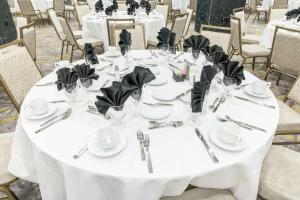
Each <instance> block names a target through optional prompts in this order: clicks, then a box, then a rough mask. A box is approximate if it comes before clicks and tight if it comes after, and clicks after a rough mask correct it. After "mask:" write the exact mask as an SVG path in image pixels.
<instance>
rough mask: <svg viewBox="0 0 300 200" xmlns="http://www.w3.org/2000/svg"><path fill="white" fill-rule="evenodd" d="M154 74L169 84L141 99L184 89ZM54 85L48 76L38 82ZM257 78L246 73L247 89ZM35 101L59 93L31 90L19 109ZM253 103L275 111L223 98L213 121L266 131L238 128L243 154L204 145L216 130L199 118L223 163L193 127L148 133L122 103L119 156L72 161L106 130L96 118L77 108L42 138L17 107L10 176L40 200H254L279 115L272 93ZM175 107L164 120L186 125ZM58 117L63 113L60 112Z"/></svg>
mask: <svg viewBox="0 0 300 200" xmlns="http://www.w3.org/2000/svg"><path fill="white" fill-rule="evenodd" d="M132 55H134V57H135V58H145V57H149V56H150V52H149V51H134V53H132ZM184 57H185V58H186V59H191V55H190V54H186V55H184V56H181V58H180V59H183V58H184ZM121 59H122V58H120V59H119V61H118V62H121V61H120V60H121ZM161 63H164V62H161ZM159 69H160V72H161V74H163V75H164V76H166V77H167V78H168V80H169V82H168V84H167V85H164V86H159V87H153V86H147V88H146V90H145V94H144V98H146V99H147V100H149V99H151V98H152V97H151V94H152V93H153V91H154V90H157V89H159V88H161V87H167V88H170V90H173V91H177V92H179V90H181V89H182V86H184V85H185V84H188V83H186V82H185V83H176V82H175V81H173V79H172V73H171V71H170V70H169V68H168V67H167V66H166V65H165V64H161V65H160V66H159ZM107 78H109V76H108V75H107V74H106V72H101V74H100V79H99V81H100V82H104V80H105V79H107ZM110 78H112V77H110ZM55 79H56V78H55V75H54V73H52V74H50V75H48V76H46V77H45V78H44V79H43V80H41V81H40V82H39V83H45V82H48V81H54V80H55ZM255 79H256V78H255V77H254V76H253V75H251V74H250V73H248V72H246V81H245V83H246V82H252V81H253V80H255ZM216 91H217V90H216ZM233 93H234V94H236V95H240V96H246V97H247V98H251V99H252V97H250V96H247V95H246V94H245V93H244V92H243V91H242V90H235V91H234V92H233ZM216 95H218V93H216V92H213V90H211V92H210V96H209V102H210V103H211V102H212V101H213V100H214V99H215V97H216ZM36 97H45V98H47V99H48V100H57V99H63V98H64V94H63V92H57V89H56V87H55V86H50V87H47V88H42V87H34V88H33V89H32V90H31V91H30V92H29V93H28V95H27V96H26V98H25V100H24V103H23V105H26V104H27V103H28V102H30V100H32V99H34V98H36ZM256 101H261V102H264V103H268V104H272V105H275V106H276V109H269V108H265V107H261V106H257V105H255V104H251V103H248V102H243V101H239V100H235V99H232V100H226V102H225V103H224V104H223V105H221V106H220V108H219V109H218V111H217V115H221V116H224V115H225V114H229V115H230V116H231V117H233V118H236V119H239V120H241V121H245V122H249V123H251V124H255V125H257V126H259V127H262V128H264V129H266V130H267V132H266V133H264V132H259V131H255V130H253V131H249V130H246V129H241V132H242V134H243V135H244V137H245V140H246V141H247V148H246V149H245V150H244V151H241V152H228V151H224V150H222V149H220V148H218V147H217V146H215V145H214V144H213V143H212V142H211V141H210V140H209V139H208V134H209V132H211V131H216V130H217V129H214V128H216V126H218V123H217V122H216V119H215V116H214V115H212V114H211V113H210V112H209V113H207V115H205V116H203V117H202V122H201V124H199V129H200V131H201V132H202V133H203V135H204V136H205V137H206V138H207V141H208V143H209V145H210V146H211V148H212V149H213V151H214V152H215V154H216V156H217V157H218V159H219V160H220V163H219V164H214V163H213V162H212V160H211V158H210V157H209V156H208V154H207V151H206V150H205V148H204V146H203V144H202V143H201V141H200V140H199V138H198V137H197V135H196V134H195V132H194V128H193V127H191V126H188V125H184V126H182V127H180V128H177V129H175V128H171V127H169V128H162V129H156V130H151V131H150V130H147V129H146V125H147V121H148V120H146V119H144V118H142V117H138V118H135V119H132V118H130V114H129V113H130V110H131V108H132V107H133V106H132V105H131V100H128V101H127V105H126V107H125V109H127V110H128V112H127V113H128V114H127V116H126V117H127V120H126V121H125V123H126V125H127V126H125V127H126V128H123V129H122V132H121V134H123V135H124V136H126V137H127V146H126V148H125V149H124V150H123V151H122V152H121V153H119V154H118V155H115V156H113V157H110V158H98V157H95V156H93V155H91V154H89V153H88V152H86V153H85V154H84V155H83V156H82V157H81V158H80V159H78V160H74V159H73V158H72V155H73V154H74V153H75V152H76V151H78V149H79V148H80V147H82V146H83V145H84V144H86V142H87V141H88V140H89V138H90V137H91V135H92V134H93V133H94V131H95V130H97V129H99V128H101V127H104V126H107V125H108V124H109V122H108V121H106V120H104V119H103V118H102V117H101V116H97V115H93V114H90V113H87V112H85V111H80V110H75V111H74V112H73V113H72V114H71V116H70V117H69V118H68V119H67V120H65V121H63V122H60V123H57V124H56V125H54V126H52V127H51V128H48V129H46V130H44V131H43V132H41V133H40V134H34V131H35V130H37V129H38V127H39V125H40V124H41V121H34V120H27V119H25V118H24V113H23V108H22V109H21V113H20V116H19V121H18V124H17V127H16V132H15V135H14V140H13V146H12V157H11V160H10V163H9V171H10V172H11V173H12V174H14V175H16V176H17V177H20V178H22V179H25V180H29V181H33V182H36V183H39V185H40V190H41V193H42V198H43V200H53V199H55V200H66V199H70V200H82V199H89V200H99V199H101V200H116V199H118V200H129V199H130V200H141V199H142V200H158V199H159V198H160V197H161V196H172V195H179V194H180V193H182V192H183V191H184V190H185V188H186V187H187V186H188V185H189V184H192V185H195V186H199V187H207V188H230V189H231V190H232V192H233V193H234V195H235V197H236V198H238V199H243V200H253V199H256V195H257V188H258V182H259V175H260V169H261V165H262V161H263V158H264V157H265V155H266V153H267V152H268V149H269V147H270V145H271V142H272V138H273V135H274V132H275V130H276V126H277V122H278V116H279V115H278V107H277V101H276V99H275V97H274V96H273V95H272V97H271V98H267V99H263V100H257V99H256ZM172 103H174V107H173V112H172V115H171V116H170V117H168V118H167V119H165V120H167V121H169V120H181V119H182V120H185V119H186V118H187V117H188V116H189V111H188V108H189V104H185V103H183V102H182V101H180V100H175V101H173V102H172ZM130 105H131V106H130ZM64 106H65V105H61V107H64ZM83 110H84V109H83ZM60 111H61V112H62V109H61V108H60ZM43 121H45V120H43ZM137 129H141V130H143V131H144V132H145V133H148V134H149V137H150V141H151V145H150V152H151V157H152V162H153V168H154V173H153V174H148V172H147V165H146V162H142V161H141V158H140V146H139V143H138V141H137V138H136V132H137Z"/></svg>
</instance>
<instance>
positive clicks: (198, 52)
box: [192, 49, 200, 65]
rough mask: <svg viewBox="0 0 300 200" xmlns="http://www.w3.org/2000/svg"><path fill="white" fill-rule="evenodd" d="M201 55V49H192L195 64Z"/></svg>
mask: <svg viewBox="0 0 300 200" xmlns="http://www.w3.org/2000/svg"><path fill="white" fill-rule="evenodd" d="M199 56H200V50H194V49H193V50H192V57H193V60H194V65H196V64H197V60H198V58H199Z"/></svg>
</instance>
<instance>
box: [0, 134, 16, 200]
mask: <svg viewBox="0 0 300 200" xmlns="http://www.w3.org/2000/svg"><path fill="white" fill-rule="evenodd" d="M12 139H13V133H1V134H0V192H3V193H4V194H5V195H6V196H7V198H8V200H18V197H17V196H16V195H15V194H14V192H13V191H12V190H11V189H10V188H9V186H10V185H11V184H13V183H14V182H15V181H17V180H18V178H17V177H15V176H14V175H12V174H11V173H9V171H8V170H7V167H8V162H9V159H10V150H11V144H12ZM7 198H5V199H7Z"/></svg>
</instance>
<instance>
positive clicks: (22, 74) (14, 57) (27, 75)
mask: <svg viewBox="0 0 300 200" xmlns="http://www.w3.org/2000/svg"><path fill="white" fill-rule="evenodd" d="M6 48H7V51H5V52H4V53H2V54H1V57H0V83H1V84H2V85H3V87H4V90H5V92H6V93H7V94H8V97H9V98H10V99H11V101H12V103H13V105H14V106H15V108H16V110H17V111H18V112H20V107H21V104H22V102H23V99H24V97H25V96H26V95H27V93H28V92H29V90H30V89H31V88H32V87H33V86H34V84H36V83H37V82H38V81H39V80H41V79H42V75H41V73H40V71H39V69H38V68H37V66H36V64H35V63H34V61H33V60H32V58H31V56H30V54H29V53H28V51H27V49H26V47H20V46H16V45H15V46H11V48H8V47H6Z"/></svg>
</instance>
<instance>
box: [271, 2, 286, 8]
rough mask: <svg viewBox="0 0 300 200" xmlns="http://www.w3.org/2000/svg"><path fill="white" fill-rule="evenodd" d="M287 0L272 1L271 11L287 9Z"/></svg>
mask: <svg viewBox="0 0 300 200" xmlns="http://www.w3.org/2000/svg"><path fill="white" fill-rule="evenodd" d="M287 7H288V0H274V4H273V6H272V8H273V9H287Z"/></svg>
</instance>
